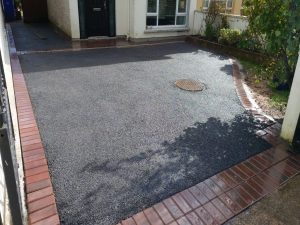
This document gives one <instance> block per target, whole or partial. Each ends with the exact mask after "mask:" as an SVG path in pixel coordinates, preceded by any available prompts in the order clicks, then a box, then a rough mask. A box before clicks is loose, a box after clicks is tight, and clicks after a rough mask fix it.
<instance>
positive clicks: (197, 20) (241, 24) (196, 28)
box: [192, 10, 249, 35]
mask: <svg viewBox="0 0 300 225" xmlns="http://www.w3.org/2000/svg"><path fill="white" fill-rule="evenodd" d="M205 16H206V14H205V13H203V12H202V11H198V10H196V11H195V17H194V24H193V32H192V33H193V34H194V35H197V34H200V35H204V32H205ZM226 16H227V22H228V24H229V27H230V28H232V29H239V30H242V31H243V30H246V29H247V27H248V25H249V22H248V19H247V17H245V16H236V15H226Z"/></svg>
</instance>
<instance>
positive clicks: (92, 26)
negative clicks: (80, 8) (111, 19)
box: [85, 0, 109, 37]
mask: <svg viewBox="0 0 300 225" xmlns="http://www.w3.org/2000/svg"><path fill="white" fill-rule="evenodd" d="M85 15H86V33H87V35H88V37H90V36H108V35H109V29H108V28H109V23H108V0H87V1H86V12H85Z"/></svg>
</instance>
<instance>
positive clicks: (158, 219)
mask: <svg viewBox="0 0 300 225" xmlns="http://www.w3.org/2000/svg"><path fill="white" fill-rule="evenodd" d="M232 66H233V79H234V84H235V86H236V91H237V95H238V97H239V99H240V101H241V104H242V105H243V107H244V108H245V109H246V110H247V111H249V112H251V113H252V114H253V116H254V117H255V119H257V120H260V121H261V122H264V123H266V124H267V125H268V126H267V128H265V129H264V130H258V131H257V132H256V134H257V136H258V137H260V138H263V139H264V140H266V141H267V142H269V143H270V144H271V145H272V146H273V147H272V148H270V149H268V150H266V151H264V152H262V153H260V154H257V155H255V156H253V157H250V158H249V159H247V160H245V161H244V162H241V163H239V164H237V165H235V166H233V167H231V168H229V169H227V170H224V171H222V172H220V173H218V174H216V175H214V176H212V177H210V178H208V179H206V180H205V181H203V182H201V183H199V184H197V185H195V186H193V187H190V188H188V189H186V190H184V191H182V192H180V193H177V194H175V195H173V196H171V197H170V198H167V199H165V200H163V201H162V202H160V203H157V204H155V205H154V206H152V207H150V208H147V209H145V210H143V211H141V212H139V213H137V214H135V215H133V216H132V217H130V218H128V219H126V220H123V221H121V222H120V223H119V224H117V225H202V224H203V225H209V224H214V225H218V224H223V223H225V222H226V221H228V220H229V219H231V218H232V217H234V216H236V215H237V214H239V213H241V212H242V211H243V210H245V209H247V208H248V207H249V206H251V205H253V204H254V203H255V202H257V201H259V200H260V199H262V198H263V197H264V196H266V195H268V194H269V193H272V192H273V191H274V190H276V189H278V188H279V187H280V186H281V185H283V184H284V183H285V182H287V181H288V180H289V179H290V178H292V177H293V176H295V175H297V174H299V173H300V155H292V154H290V153H288V151H287V150H288V146H287V144H286V143H285V142H283V141H282V140H281V139H280V138H279V133H280V129H281V125H280V124H278V123H276V122H275V121H273V120H270V118H269V117H267V116H266V115H264V114H263V113H262V111H261V110H260V108H259V107H258V106H257V105H256V104H255V102H254V100H253V99H251V95H250V93H248V92H247V89H246V88H245V84H244V81H243V78H242V75H241V72H240V69H239V65H238V63H237V62H236V61H234V60H232Z"/></svg>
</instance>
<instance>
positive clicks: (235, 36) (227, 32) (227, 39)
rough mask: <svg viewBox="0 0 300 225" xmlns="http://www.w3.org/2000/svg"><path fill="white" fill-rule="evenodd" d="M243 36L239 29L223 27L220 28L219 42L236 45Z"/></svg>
mask: <svg viewBox="0 0 300 225" xmlns="http://www.w3.org/2000/svg"><path fill="white" fill-rule="evenodd" d="M241 37H242V32H241V31H240V30H238V29H230V28H223V29H221V30H220V36H219V39H218V41H219V43H221V44H227V45H232V46H236V45H237V44H238V43H239V42H240V41H241Z"/></svg>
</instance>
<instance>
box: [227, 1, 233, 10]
mask: <svg viewBox="0 0 300 225" xmlns="http://www.w3.org/2000/svg"><path fill="white" fill-rule="evenodd" d="M228 2H229V0H226V11H227V10H232V8H233V0H231V6H230V7H228Z"/></svg>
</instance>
